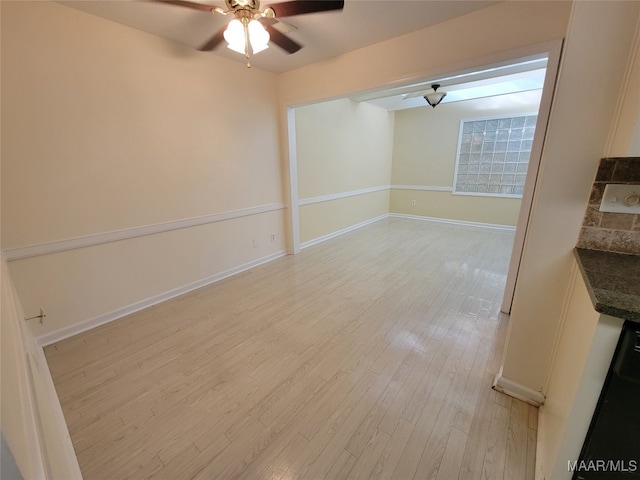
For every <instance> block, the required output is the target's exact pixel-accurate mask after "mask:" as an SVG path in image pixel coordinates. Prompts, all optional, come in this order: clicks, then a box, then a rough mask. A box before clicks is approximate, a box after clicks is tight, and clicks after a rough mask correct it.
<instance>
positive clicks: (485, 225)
mask: <svg viewBox="0 0 640 480" xmlns="http://www.w3.org/2000/svg"><path fill="white" fill-rule="evenodd" d="M389 217H394V218H411V219H414V220H424V221H427V222H438V223H447V224H449V225H461V226H463V227H476V228H489V229H492V230H504V231H507V232H515V231H516V227H514V226H511V225H500V224H497V223H481V222H467V221H465V220H453V219H451V218H438V217H425V216H422V215H408V214H404V213H390V214H389Z"/></svg>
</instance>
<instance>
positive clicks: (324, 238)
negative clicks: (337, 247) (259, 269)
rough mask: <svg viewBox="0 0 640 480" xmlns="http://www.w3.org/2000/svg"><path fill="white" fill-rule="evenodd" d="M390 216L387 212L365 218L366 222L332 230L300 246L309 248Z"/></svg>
mask: <svg viewBox="0 0 640 480" xmlns="http://www.w3.org/2000/svg"><path fill="white" fill-rule="evenodd" d="M388 216H389V214H388V213H385V214H384V215H380V216H379V217H374V218H370V219H369V220H365V221H364V222H360V223H356V224H355V225H351V226H349V227H346V228H343V229H342V230H338V231H336V232H331V233H328V234H326V235H323V236H321V237H318V238H314V239H312V240H307V241H306V242H303V243H301V244H300V248H307V247H311V246H312V245H317V244H318V243H322V242H326V241H327V240H331V239H332V238H335V237H339V236H340V235H344V234H345V233H349V232H352V231H354V230H357V229H359V228H362V227H364V226H366V225H370V224H372V223H375V222H378V221H380V220H384V219H385V218H387V217H388Z"/></svg>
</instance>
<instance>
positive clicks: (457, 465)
mask: <svg viewBox="0 0 640 480" xmlns="http://www.w3.org/2000/svg"><path fill="white" fill-rule="evenodd" d="M512 243H513V233H510V232H504V231H498V230H488V229H481V228H474V227H462V226H456V225H446V224H440V223H433V222H424V221H418V220H410V219H399V218H389V219H385V220H381V221H378V222H375V223H373V224H370V225H368V226H366V227H363V228H361V229H358V230H356V231H353V232H350V233H348V234H345V235H342V236H340V237H337V238H334V239H331V240H329V241H326V242H323V243H320V244H317V245H314V246H313V247H309V248H307V249H304V250H303V251H302V252H301V253H300V254H298V255H295V256H287V257H283V258H279V259H277V260H274V261H272V262H269V263H266V264H263V265H260V266H257V267H255V268H252V269H251V270H248V271H245V272H242V273H240V274H238V275H235V276H232V277H229V278H226V279H224V280H222V281H220V282H216V283H215V284H212V285H209V286H206V287H203V288H201V289H198V290H196V291H193V292H190V293H188V294H186V295H183V296H181V297H178V298H176V299H173V300H170V301H168V302H164V303H162V304H158V305H154V306H153V307H150V308H147V309H145V310H143V311H140V312H137V313H135V314H133V315H130V316H128V317H125V318H123V319H120V320H118V321H115V322H111V323H109V324H106V325H102V326H100V327H98V328H95V329H93V330H90V331H88V332H84V333H82V334H80V335H77V336H75V337H73V338H70V339H66V340H64V341H61V342H58V343H57V344H54V345H50V346H48V347H46V348H45V349H44V351H45V355H46V357H47V361H48V363H49V367H50V370H51V372H52V376H53V380H54V384H55V386H56V389H57V392H58V395H59V398H60V400H61V404H62V408H63V411H64V414H65V418H66V420H67V424H68V426H69V432H70V434H71V438H72V441H73V444H74V448H75V450H76V453H77V455H78V460H79V463H80V468H81V470H82V472H83V474H84V476H85V478H87V479H88V480H89V479H91V480H103V479H104V480H111V479H114V478H119V479H121V478H122V479H124V478H135V479H141V478H148V479H158V480H172V479H178V480H189V479H195V478H202V479H212V478H220V479H225V480H227V479H235V478H237V479H247V480H249V479H250V480H254V479H261V480H266V479H269V480H278V479H279V480H285V479H286V480H295V479H299V480H300V479H305V478H306V479H310V480H318V479H321V478H326V479H328V480H334V479H342V478H352V479H353V478H359V479H365V478H367V479H380V480H382V479H385V480H389V479H399V480H408V479H413V478H415V479H416V480H417V479H420V480H422V479H436V480H438V479H440V480H443V479H444V480H447V479H456V478H457V479H458V480H478V479H481V478H486V479H490V480H497V479H501V478H505V479H509V480H520V479H526V480H529V479H533V478H534V468H535V444H536V436H537V431H536V430H537V409H536V408H534V407H531V406H529V405H525V404H523V403H522V402H520V401H518V400H514V399H511V398H510V397H507V396H504V395H502V394H498V393H497V392H495V391H494V390H492V389H491V388H490V387H491V383H492V379H493V375H495V373H496V372H497V370H498V368H499V364H500V359H501V356H502V350H503V347H504V339H505V337H506V332H507V327H508V320H509V319H508V316H506V315H504V314H501V313H500V303H501V298H502V292H503V288H504V282H505V278H506V271H507V266H508V262H509V252H510V248H511V245H512Z"/></svg>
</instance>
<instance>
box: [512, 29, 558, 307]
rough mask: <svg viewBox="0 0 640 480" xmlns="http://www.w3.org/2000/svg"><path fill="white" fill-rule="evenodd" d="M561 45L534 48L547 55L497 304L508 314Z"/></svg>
mask: <svg viewBox="0 0 640 480" xmlns="http://www.w3.org/2000/svg"><path fill="white" fill-rule="evenodd" d="M562 46H563V40H553V41H551V42H548V43H545V44H541V45H540V46H539V47H536V48H539V49H541V50H542V51H543V52H545V53H546V55H547V73H546V74H545V78H544V86H543V87H542V98H540V106H539V107H538V123H537V124H536V133H535V135H534V137H533V144H532V146H531V155H530V156H529V166H528V167H527V176H526V178H525V181H524V191H523V193H522V203H521V204H520V211H519V212H518V223H517V227H516V235H515V238H514V240H513V248H512V250H511V258H510V259H509V269H508V271H507V281H506V285H505V288H504V295H503V296H502V305H501V307H500V310H501V311H502V312H504V313H507V314H508V313H511V305H512V303H513V297H514V294H515V290H516V282H517V280H518V276H519V272H520V262H521V261H522V253H523V250H524V241H525V239H526V237H527V233H528V229H529V216H530V214H531V209H532V206H533V194H534V190H535V188H536V185H537V183H538V171H539V170H540V162H541V159H542V150H543V147H544V144H545V139H546V135H547V128H548V126H549V119H550V117H551V105H552V103H553V96H554V94H555V84H556V78H557V77H558V72H559V70H560V60H561V57H562Z"/></svg>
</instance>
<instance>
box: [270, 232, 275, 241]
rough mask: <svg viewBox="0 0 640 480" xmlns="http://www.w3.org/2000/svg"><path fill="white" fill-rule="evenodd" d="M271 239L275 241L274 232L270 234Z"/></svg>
mask: <svg viewBox="0 0 640 480" xmlns="http://www.w3.org/2000/svg"><path fill="white" fill-rule="evenodd" d="M271 241H272V242H275V241H276V234H275V233H272V234H271Z"/></svg>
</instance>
